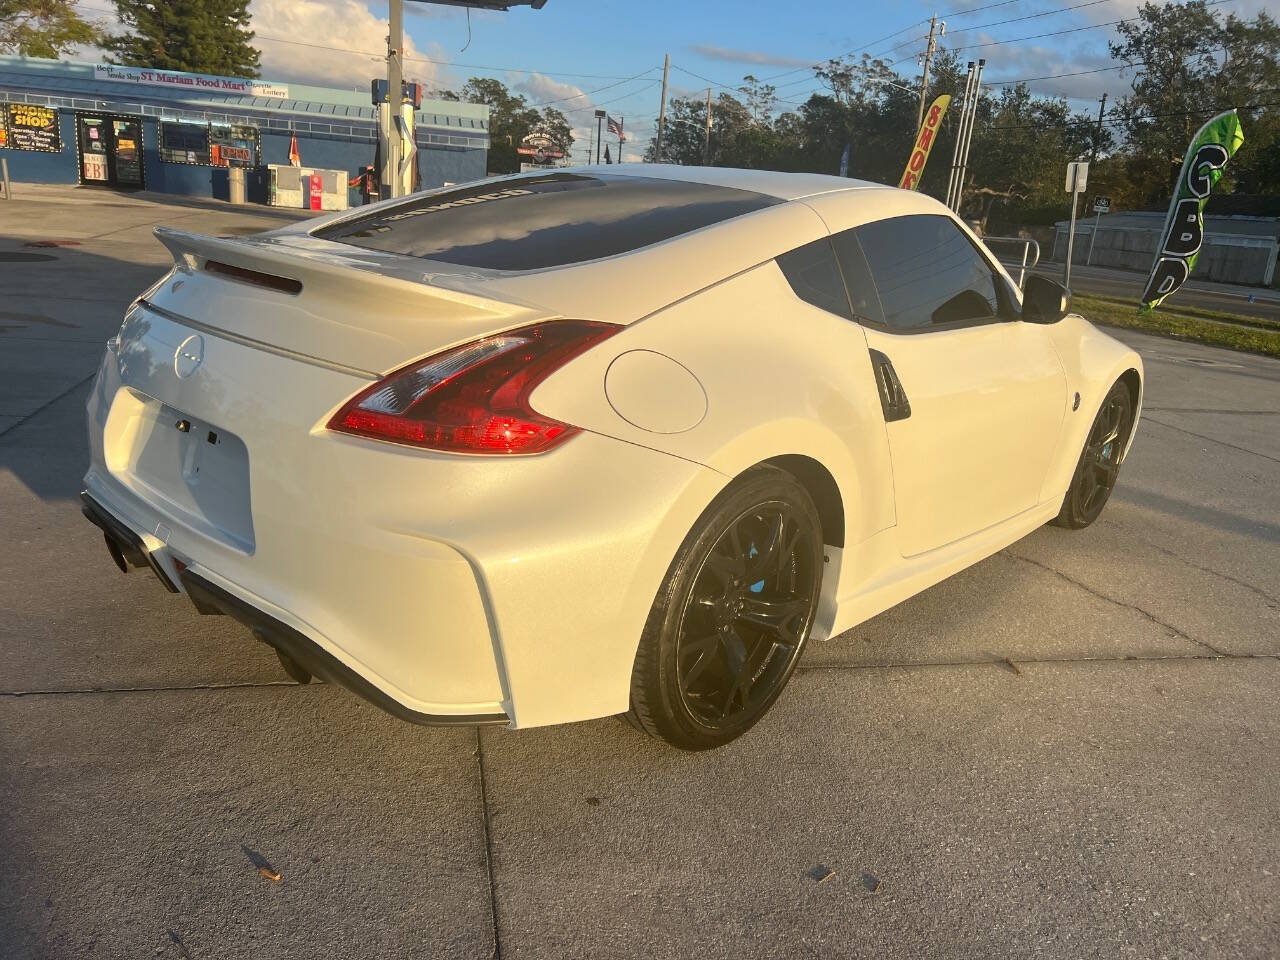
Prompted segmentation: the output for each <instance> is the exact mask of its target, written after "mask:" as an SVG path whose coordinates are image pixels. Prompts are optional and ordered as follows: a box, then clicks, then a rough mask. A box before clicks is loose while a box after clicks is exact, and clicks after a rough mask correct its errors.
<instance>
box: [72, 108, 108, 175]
mask: <svg viewBox="0 0 1280 960" xmlns="http://www.w3.org/2000/svg"><path fill="white" fill-rule="evenodd" d="M76 123H77V124H79V126H80V130H79V133H80V175H81V178H82V179H83V180H84V181H85V182H86V183H110V182H111V170H110V167H109V164H108V156H109V152H110V150H109V146H108V143H109V139H110V136H111V133H110V131H109V130H108V128H107V121H106V120H105V119H104V118H102V117H85V116H80V117H77V118H76Z"/></svg>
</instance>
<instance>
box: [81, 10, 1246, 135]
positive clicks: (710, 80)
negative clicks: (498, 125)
mask: <svg viewBox="0 0 1280 960" xmlns="http://www.w3.org/2000/svg"><path fill="white" fill-rule="evenodd" d="M1140 2H1141V0H1003V2H998V0H949V2H941V0H940V2H938V3H936V4H935V3H926V2H923V0H898V2H869V0H854V2H849V0H805V2H792V3H789V4H779V3H767V2H762V0H682V2H676V0H643V2H633V3H627V2H623V0H547V3H546V5H545V6H544V7H543V8H542V9H541V10H532V9H530V8H528V7H514V8H512V9H511V10H510V11H508V12H506V13H496V12H481V11H474V12H472V13H471V14H470V17H469V18H468V15H467V13H466V12H465V11H463V10H461V9H459V8H456V7H448V6H441V5H438V4H430V3H421V2H417V0H407V2H406V3H405V8H406V15H405V28H406V35H407V37H406V44H405V57H406V64H405V74H406V78H407V79H411V80H418V81H421V82H423V83H424V84H425V85H426V86H427V87H428V88H429V89H430V88H434V87H442V88H454V89H456V88H457V87H459V86H461V84H462V83H464V82H465V81H466V80H467V78H468V77H472V76H486V77H496V78H498V79H500V80H502V81H503V82H504V83H506V84H507V85H508V86H509V87H511V88H512V89H514V90H516V91H517V92H519V93H521V94H523V95H524V96H525V97H526V98H527V99H528V100H529V101H530V103H531V104H533V105H535V106H541V105H544V104H546V105H552V106H555V107H557V108H558V109H560V110H562V111H564V112H565V114H566V115H567V116H568V117H569V119H570V121H571V123H572V124H573V126H574V128H575V135H576V136H577V137H578V139H579V141H580V142H579V143H577V144H575V152H579V151H580V152H581V153H583V154H585V150H586V144H587V140H588V130H589V128H590V127H591V126H592V125H594V122H595V121H594V120H593V119H592V114H593V111H594V110H595V109H596V108H600V109H604V110H607V111H608V112H609V114H610V115H611V116H613V117H615V118H617V117H621V118H623V120H624V124H625V128H626V131H627V134H628V138H629V140H630V142H629V143H628V144H627V145H626V148H625V149H626V151H629V153H630V156H626V155H625V154H624V156H626V159H637V158H638V155H639V154H640V153H641V152H642V151H643V144H644V143H646V142H647V141H648V139H649V137H650V136H651V135H652V133H653V128H654V126H655V123H654V121H655V119H656V117H657V112H658V104H659V97H660V91H661V80H662V62H663V55H664V54H667V53H669V54H670V55H671V71H670V77H669V88H668V96H705V95H706V89H707V87H708V86H710V87H711V88H712V91H713V95H714V93H716V92H718V91H721V90H724V89H732V88H734V87H736V86H737V85H738V84H740V83H741V82H742V78H743V76H744V75H746V74H748V73H750V74H753V75H755V76H756V77H759V78H760V79H762V80H768V81H769V82H772V83H773V84H774V85H775V86H776V87H777V95H778V97H779V100H780V101H781V102H780V103H779V108H780V109H795V108H796V107H797V106H798V105H799V104H800V103H801V102H803V101H804V100H805V99H806V97H808V95H809V94H810V93H811V92H813V91H815V90H821V89H822V88H821V85H820V84H819V82H818V81H817V80H816V79H815V78H814V76H813V71H812V69H811V66H812V64H814V63H818V62H822V61H825V60H826V59H828V58H830V57H836V56H840V55H842V54H849V53H852V54H861V53H862V52H864V51H865V52H867V53H870V54H872V55H873V56H879V57H882V58H884V59H886V60H898V61H899V62H898V63H897V64H896V68H897V69H898V70H900V71H901V72H903V73H904V74H906V75H918V68H917V67H916V61H917V57H918V56H919V54H921V53H922V52H923V50H924V46H925V42H926V41H925V36H926V35H927V33H928V30H929V25H928V20H929V17H930V16H932V15H933V14H938V15H939V17H940V19H941V20H942V21H943V22H945V24H946V31H945V36H944V37H943V38H942V39H941V41H940V43H941V44H942V45H943V46H950V47H952V48H961V47H963V48H965V49H963V50H962V56H963V57H964V59H972V58H977V57H985V58H986V60H987V65H986V71H985V74H984V78H983V79H984V84H985V85H987V86H988V87H994V86H998V85H1000V84H1002V83H1006V82H1010V81H1015V80H1020V79H1029V78H1034V79H1030V82H1029V84H1028V85H1029V86H1030V87H1031V89H1032V91H1033V92H1035V93H1038V94H1041V95H1045V96H1061V97H1066V98H1068V100H1069V101H1070V102H1071V105H1072V106H1073V107H1075V108H1076V109H1080V110H1085V111H1090V112H1091V111H1094V110H1096V109H1097V99H1098V97H1100V96H1101V95H1102V94H1103V93H1104V92H1106V93H1107V94H1109V95H1110V96H1111V97H1112V98H1113V101H1112V102H1114V98H1115V97H1117V96H1119V95H1122V94H1124V93H1125V92H1126V91H1127V90H1128V86H1129V80H1130V79H1131V73H1130V72H1129V71H1120V70H1100V69H1099V68H1104V67H1112V66H1114V64H1115V61H1113V60H1112V59H1111V58H1110V56H1109V54H1108V52H1107V41H1108V40H1110V39H1114V38H1115V36H1116V34H1115V26H1114V23H1113V22H1114V21H1116V20H1119V19H1122V18H1130V17H1132V16H1134V12H1135V10H1136V9H1137V7H1138V6H1139V5H1140ZM1267 2H1268V0H1219V2H1217V3H1216V5H1215V6H1216V9H1218V10H1220V11H1222V13H1223V15H1224V16H1225V15H1226V14H1227V13H1228V12H1234V13H1236V15H1237V16H1243V17H1252V16H1254V15H1256V13H1257V12H1258V11H1259V10H1260V9H1262V8H1263V7H1264V6H1265V5H1266V4H1267ZM80 9H81V10H82V12H83V13H85V14H86V15H89V16H92V17H94V18H96V19H98V20H100V21H105V22H107V23H108V24H109V23H110V22H112V17H111V15H110V12H109V11H111V10H112V9H113V8H112V4H111V3H110V2H109V0H81V2H80ZM250 10H251V13H252V15H253V28H254V29H255V31H256V32H257V35H258V37H257V40H256V44H257V46H258V48H259V49H260V50H261V52H262V71H261V72H262V77H263V79H266V80H279V81H285V82H290V81H291V82H295V83H312V84H317V85H321V86H341V87H351V88H355V89H359V90H366V89H368V85H369V79H370V78H371V77H373V76H376V75H378V74H382V75H385V62H384V59H383V58H384V51H385V47H386V40H385V38H386V30H387V27H386V18H387V6H386V0H381V2H380V0H251V4H250ZM468 21H469V22H468ZM1068 31H1069V32H1068ZM1046 34H1050V35H1048V36H1045V35H1046ZM977 45H981V46H977ZM86 53H87V56H86V57H85V58H87V59H94V57H95V54H94V52H92V51H88V52H86ZM1084 71H1093V72H1084ZM1061 74H1078V75H1076V76H1060V75H1061ZM606 142H607V143H614V144H615V146H616V139H615V138H612V137H610V138H607V139H606ZM579 159H581V157H579Z"/></svg>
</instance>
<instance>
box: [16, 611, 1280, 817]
mask: <svg viewBox="0 0 1280 960" xmlns="http://www.w3.org/2000/svg"><path fill="white" fill-rule="evenodd" d="M1123 605H1124V604H1122V606H1123ZM1135 609H1136V608H1135ZM1156 622H1157V623H1159V621H1156ZM1161 625H1162V626H1164V625H1163V624H1161ZM854 629H855V630H856V629H857V628H856V627H855V628H854ZM1170 629H1172V628H1170ZM1183 636H1185V634H1183ZM1186 639H1188V640H1191V642H1193V643H1196V644H1199V645H1200V646H1203V647H1208V649H1210V650H1211V651H1213V652H1211V653H1208V654H1204V653H1175V654H1169V655H1167V656H1165V655H1154V656H1153V655H1136V654H1127V655H1123V656H1105V657H1035V658H1033V659H1025V658H1021V657H1019V658H1016V659H1014V658H1009V657H996V658H995V659H991V660H987V659H982V660H903V661H897V662H895V661H879V662H877V661H865V662H864V661H849V660H845V661H831V662H826V663H805V662H803V661H802V662H801V663H799V664H797V665H796V670H912V669H917V668H919V669H925V668H937V667H984V666H997V667H1005V668H1008V666H1009V663H1010V662H1013V663H1016V664H1018V665H1020V666H1021V665H1035V664H1045V665H1048V666H1068V665H1070V664H1073V663H1153V662H1155V663H1158V662H1161V661H1166V660H1169V661H1172V660H1275V661H1278V662H1280V654H1276V653H1223V652H1221V651H1217V650H1214V649H1213V648H1212V647H1210V646H1209V645H1208V644H1206V643H1204V642H1203V641H1200V640H1195V639H1194V638H1192V637H1187V638H1186ZM318 686H324V683H323V681H320V680H312V681H311V683H310V684H302V683H295V682H294V681H292V680H271V681H267V682H265V683H256V682H245V683H197V684H190V685H187V686H182V685H172V686H156V687H76V688H69V689H63V690H51V689H42V690H0V699H3V698H6V697H7V698H9V699H13V700H18V699H21V698H23V697H76V696H93V695H95V694H96V695H106V694H118V693H199V692H202V691H212V692H217V691H220V690H261V689H271V688H275V687H300V688H310V687H318ZM475 730H476V733H477V735H478V734H479V732H480V725H479V724H477V725H476V726H475ZM479 743H480V741H479V740H477V747H476V756H477V757H478V758H480V757H482V754H483V750H482V747H481V746H479ZM485 810H486V817H487V816H488V813H487V811H488V806H487V800H486V807H485ZM487 829H488V827H487V824H486V830H487Z"/></svg>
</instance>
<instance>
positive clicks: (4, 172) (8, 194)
mask: <svg viewBox="0 0 1280 960" xmlns="http://www.w3.org/2000/svg"><path fill="white" fill-rule="evenodd" d="M0 180H3V181H4V198H5V199H6V200H12V199H13V186H12V185H11V184H10V183H9V161H8V160H6V159H5V158H4V157H0Z"/></svg>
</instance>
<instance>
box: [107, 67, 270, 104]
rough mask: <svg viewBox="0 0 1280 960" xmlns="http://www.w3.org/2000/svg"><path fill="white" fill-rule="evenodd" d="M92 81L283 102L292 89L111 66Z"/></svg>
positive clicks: (231, 79)
mask: <svg viewBox="0 0 1280 960" xmlns="http://www.w3.org/2000/svg"><path fill="white" fill-rule="evenodd" d="M93 78H94V79H95V80H107V81H110V82H113V83H132V84H135V85H140V86H147V87H169V88H170V89H173V88H177V89H187V90H198V91H203V92H210V91H217V92H219V93H239V94H243V95H244V96H246V97H277V98H279V99H281V100H287V99H288V97H289V88H288V87H287V86H285V85H284V84H279V83H263V82H262V81H260V80H247V79H245V78H243V77H215V76H210V75H209V74H204V73H179V72H178V71H176V70H154V69H151V68H148V67H120V66H116V65H115V64H111V63H99V64H95V65H94V68H93Z"/></svg>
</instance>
